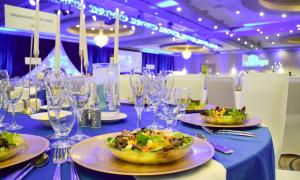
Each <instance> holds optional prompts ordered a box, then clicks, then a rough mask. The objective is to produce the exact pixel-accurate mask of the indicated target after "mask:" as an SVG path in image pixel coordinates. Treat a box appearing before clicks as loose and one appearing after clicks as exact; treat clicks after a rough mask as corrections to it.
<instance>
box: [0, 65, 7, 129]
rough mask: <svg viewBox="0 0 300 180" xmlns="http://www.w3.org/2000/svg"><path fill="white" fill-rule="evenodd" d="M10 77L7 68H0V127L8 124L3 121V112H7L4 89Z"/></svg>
mask: <svg viewBox="0 0 300 180" xmlns="http://www.w3.org/2000/svg"><path fill="white" fill-rule="evenodd" d="M8 79H9V75H8V72H7V70H4V69H1V70H0V111H1V114H0V127H6V126H7V125H8V124H7V123H4V122H3V120H4V114H2V113H5V111H4V110H3V109H4V106H7V102H6V98H5V93H4V90H5V88H6V84H7V82H8Z"/></svg>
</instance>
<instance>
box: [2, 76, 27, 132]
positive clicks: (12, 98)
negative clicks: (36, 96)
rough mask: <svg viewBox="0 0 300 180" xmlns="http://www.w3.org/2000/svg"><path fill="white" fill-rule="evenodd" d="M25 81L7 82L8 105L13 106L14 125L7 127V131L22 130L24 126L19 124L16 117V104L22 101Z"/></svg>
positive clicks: (12, 80) (16, 79) (14, 79)
mask: <svg viewBox="0 0 300 180" xmlns="http://www.w3.org/2000/svg"><path fill="white" fill-rule="evenodd" d="M23 85H24V81H23V80H22V79H20V78H11V79H9V80H8V82H7V86H6V88H5V90H4V92H5V96H6V98H7V101H8V103H9V104H10V105H11V106H12V123H11V124H10V125H9V126H7V127H6V128H5V129H6V130H20V129H22V128H23V126H21V125H19V124H17V122H16V117H15V108H16V104H17V103H18V102H19V100H20V99H21V96H22V93H23Z"/></svg>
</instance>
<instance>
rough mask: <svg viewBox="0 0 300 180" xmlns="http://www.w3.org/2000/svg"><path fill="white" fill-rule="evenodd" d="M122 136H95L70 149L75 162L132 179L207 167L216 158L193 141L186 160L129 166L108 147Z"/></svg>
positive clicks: (203, 144) (204, 145) (198, 141)
mask: <svg viewBox="0 0 300 180" xmlns="http://www.w3.org/2000/svg"><path fill="white" fill-rule="evenodd" d="M118 134H120V133H112V134H104V135H100V136H95V137H92V138H89V139H87V140H84V141H81V142H79V143H77V144H76V145H75V146H74V147H73V148H72V149H71V157H72V159H73V160H74V161H75V162H76V163H77V164H79V165H81V166H83V167H85V168H88V169H91V170H94V171H98V172H104V173H110V174H119V175H132V176H152V175H163V174H171V173H176V172H181V171H186V170H189V169H192V168H195V167H198V166H200V165H202V164H205V163H206V162H207V161H209V160H210V159H211V158H212V157H213V156H214V153H215V151H214V148H213V147H212V146H211V145H210V144H208V143H207V142H205V141H202V140H201V139H199V138H194V142H193V145H192V147H191V150H190V152H189V153H188V154H187V155H186V156H185V157H183V158H181V159H179V160H176V161H173V162H170V163H166V164H158V165H143V164H134V163H128V162H125V161H122V160H119V159H117V158H115V157H114V156H113V155H112V154H111V153H110V150H109V148H108V147H107V146H106V145H105V139H106V138H107V137H114V136H116V135H118Z"/></svg>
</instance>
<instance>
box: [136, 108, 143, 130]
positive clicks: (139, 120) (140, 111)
mask: <svg viewBox="0 0 300 180" xmlns="http://www.w3.org/2000/svg"><path fill="white" fill-rule="evenodd" d="M143 109H144V108H143V107H139V106H135V110H136V113H137V119H138V120H137V127H136V128H137V129H140V128H141V120H142V112H143Z"/></svg>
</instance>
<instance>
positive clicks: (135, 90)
mask: <svg viewBox="0 0 300 180" xmlns="http://www.w3.org/2000/svg"><path fill="white" fill-rule="evenodd" d="M130 85H131V90H132V94H133V97H134V107H135V110H136V113H137V118H138V121H137V129H140V128H141V119H142V112H143V109H144V106H145V102H144V95H145V88H146V87H145V74H144V71H143V69H142V68H134V69H132V71H131V73H130Z"/></svg>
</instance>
